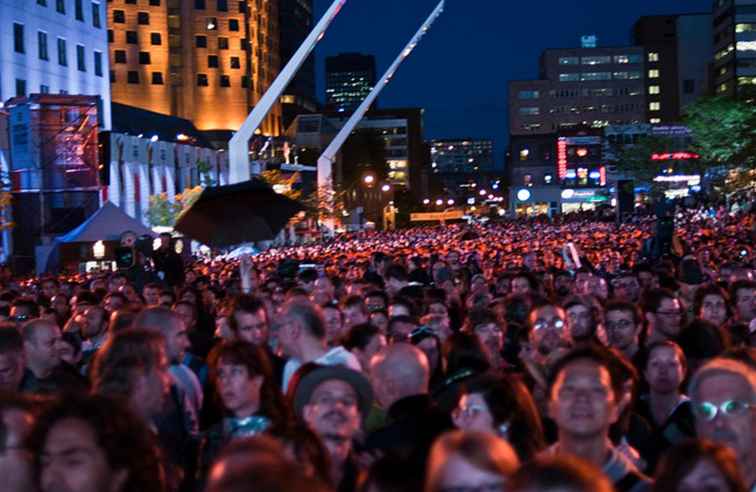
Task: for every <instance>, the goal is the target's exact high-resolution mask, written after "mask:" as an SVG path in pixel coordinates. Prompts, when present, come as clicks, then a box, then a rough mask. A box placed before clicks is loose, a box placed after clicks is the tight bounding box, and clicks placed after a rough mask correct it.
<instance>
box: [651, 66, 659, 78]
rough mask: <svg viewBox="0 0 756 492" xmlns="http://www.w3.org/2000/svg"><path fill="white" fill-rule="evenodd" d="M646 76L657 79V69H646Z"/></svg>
mask: <svg viewBox="0 0 756 492" xmlns="http://www.w3.org/2000/svg"><path fill="white" fill-rule="evenodd" d="M648 78H649V79H658V78H659V70H658V69H656V68H652V69H651V70H649V71H648Z"/></svg>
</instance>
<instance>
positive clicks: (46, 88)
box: [39, 84, 50, 94]
mask: <svg viewBox="0 0 756 492" xmlns="http://www.w3.org/2000/svg"><path fill="white" fill-rule="evenodd" d="M39 93H40V94H49V93H50V86H49V85H45V84H40V85H39Z"/></svg>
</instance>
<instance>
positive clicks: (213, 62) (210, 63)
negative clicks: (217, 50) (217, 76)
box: [207, 55, 218, 68]
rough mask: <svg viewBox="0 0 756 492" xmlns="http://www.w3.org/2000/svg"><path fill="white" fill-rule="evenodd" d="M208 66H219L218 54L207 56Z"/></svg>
mask: <svg viewBox="0 0 756 492" xmlns="http://www.w3.org/2000/svg"><path fill="white" fill-rule="evenodd" d="M207 66H208V68H218V57H217V56H216V55H210V56H208V57H207Z"/></svg>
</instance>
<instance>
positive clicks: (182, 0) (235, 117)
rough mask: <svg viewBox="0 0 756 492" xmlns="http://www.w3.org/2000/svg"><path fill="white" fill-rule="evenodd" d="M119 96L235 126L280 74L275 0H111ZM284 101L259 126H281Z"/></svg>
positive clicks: (270, 129)
mask: <svg viewBox="0 0 756 492" xmlns="http://www.w3.org/2000/svg"><path fill="white" fill-rule="evenodd" d="M107 9H108V34H107V35H108V41H109V43H110V50H109V52H110V67H111V68H110V80H111V90H112V95H113V101H114V102H118V103H121V104H126V105H129V106H135V107H139V108H143V109H145V110H149V111H154V112H156V113H161V114H165V115H171V116H176V117H179V118H183V119H187V120H190V121H191V122H192V123H193V124H194V125H195V126H196V127H197V128H198V129H200V130H228V131H233V130H237V129H238V128H239V127H240V126H241V124H242V123H243V122H244V120H245V119H246V117H247V115H248V114H249V111H250V108H252V107H253V106H254V105H255V104H256V103H257V101H259V99H260V98H261V97H262V95H263V93H264V92H265V90H267V88H268V87H269V86H270V84H271V83H272V81H273V79H274V78H275V77H276V75H277V74H278V71H279V67H280V59H279V43H280V40H279V32H278V23H279V12H278V1H276V0H242V1H236V0H233V1H229V0H212V1H211V0H139V1H136V0H112V1H109V2H107ZM281 127H282V121H281V107H280V105H278V104H277V105H275V106H274V108H273V110H272V111H271V113H270V114H269V115H268V117H267V118H266V120H265V121H264V122H263V124H262V126H261V132H262V133H263V134H265V135H279V134H280V133H281Z"/></svg>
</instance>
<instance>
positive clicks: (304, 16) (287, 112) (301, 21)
mask: <svg viewBox="0 0 756 492" xmlns="http://www.w3.org/2000/svg"><path fill="white" fill-rule="evenodd" d="M278 19H279V22H278V25H279V27H280V38H281V43H280V50H281V67H283V66H284V65H286V64H287V63H288V62H289V60H290V59H291V57H292V56H294V53H295V52H296V51H297V50H298V49H299V46H300V45H301V44H302V41H304V40H305V38H306V37H307V35H308V34H310V31H311V30H312V26H313V0H279V7H278ZM281 106H282V108H283V126H284V129H286V128H288V127H289V125H290V124H291V122H292V121H294V118H295V117H296V116H297V115H299V114H304V113H313V112H315V111H317V110H318V107H317V103H316V97H315V55H314V54H312V55H310V56H309V57H308V58H307V60H305V62H304V64H303V65H302V67H301V68H300V69H299V71H298V72H297V75H296V76H295V77H294V80H292V81H291V83H290V84H289V86H288V87H287V88H286V91H284V93H283V95H282V96H281Z"/></svg>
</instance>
